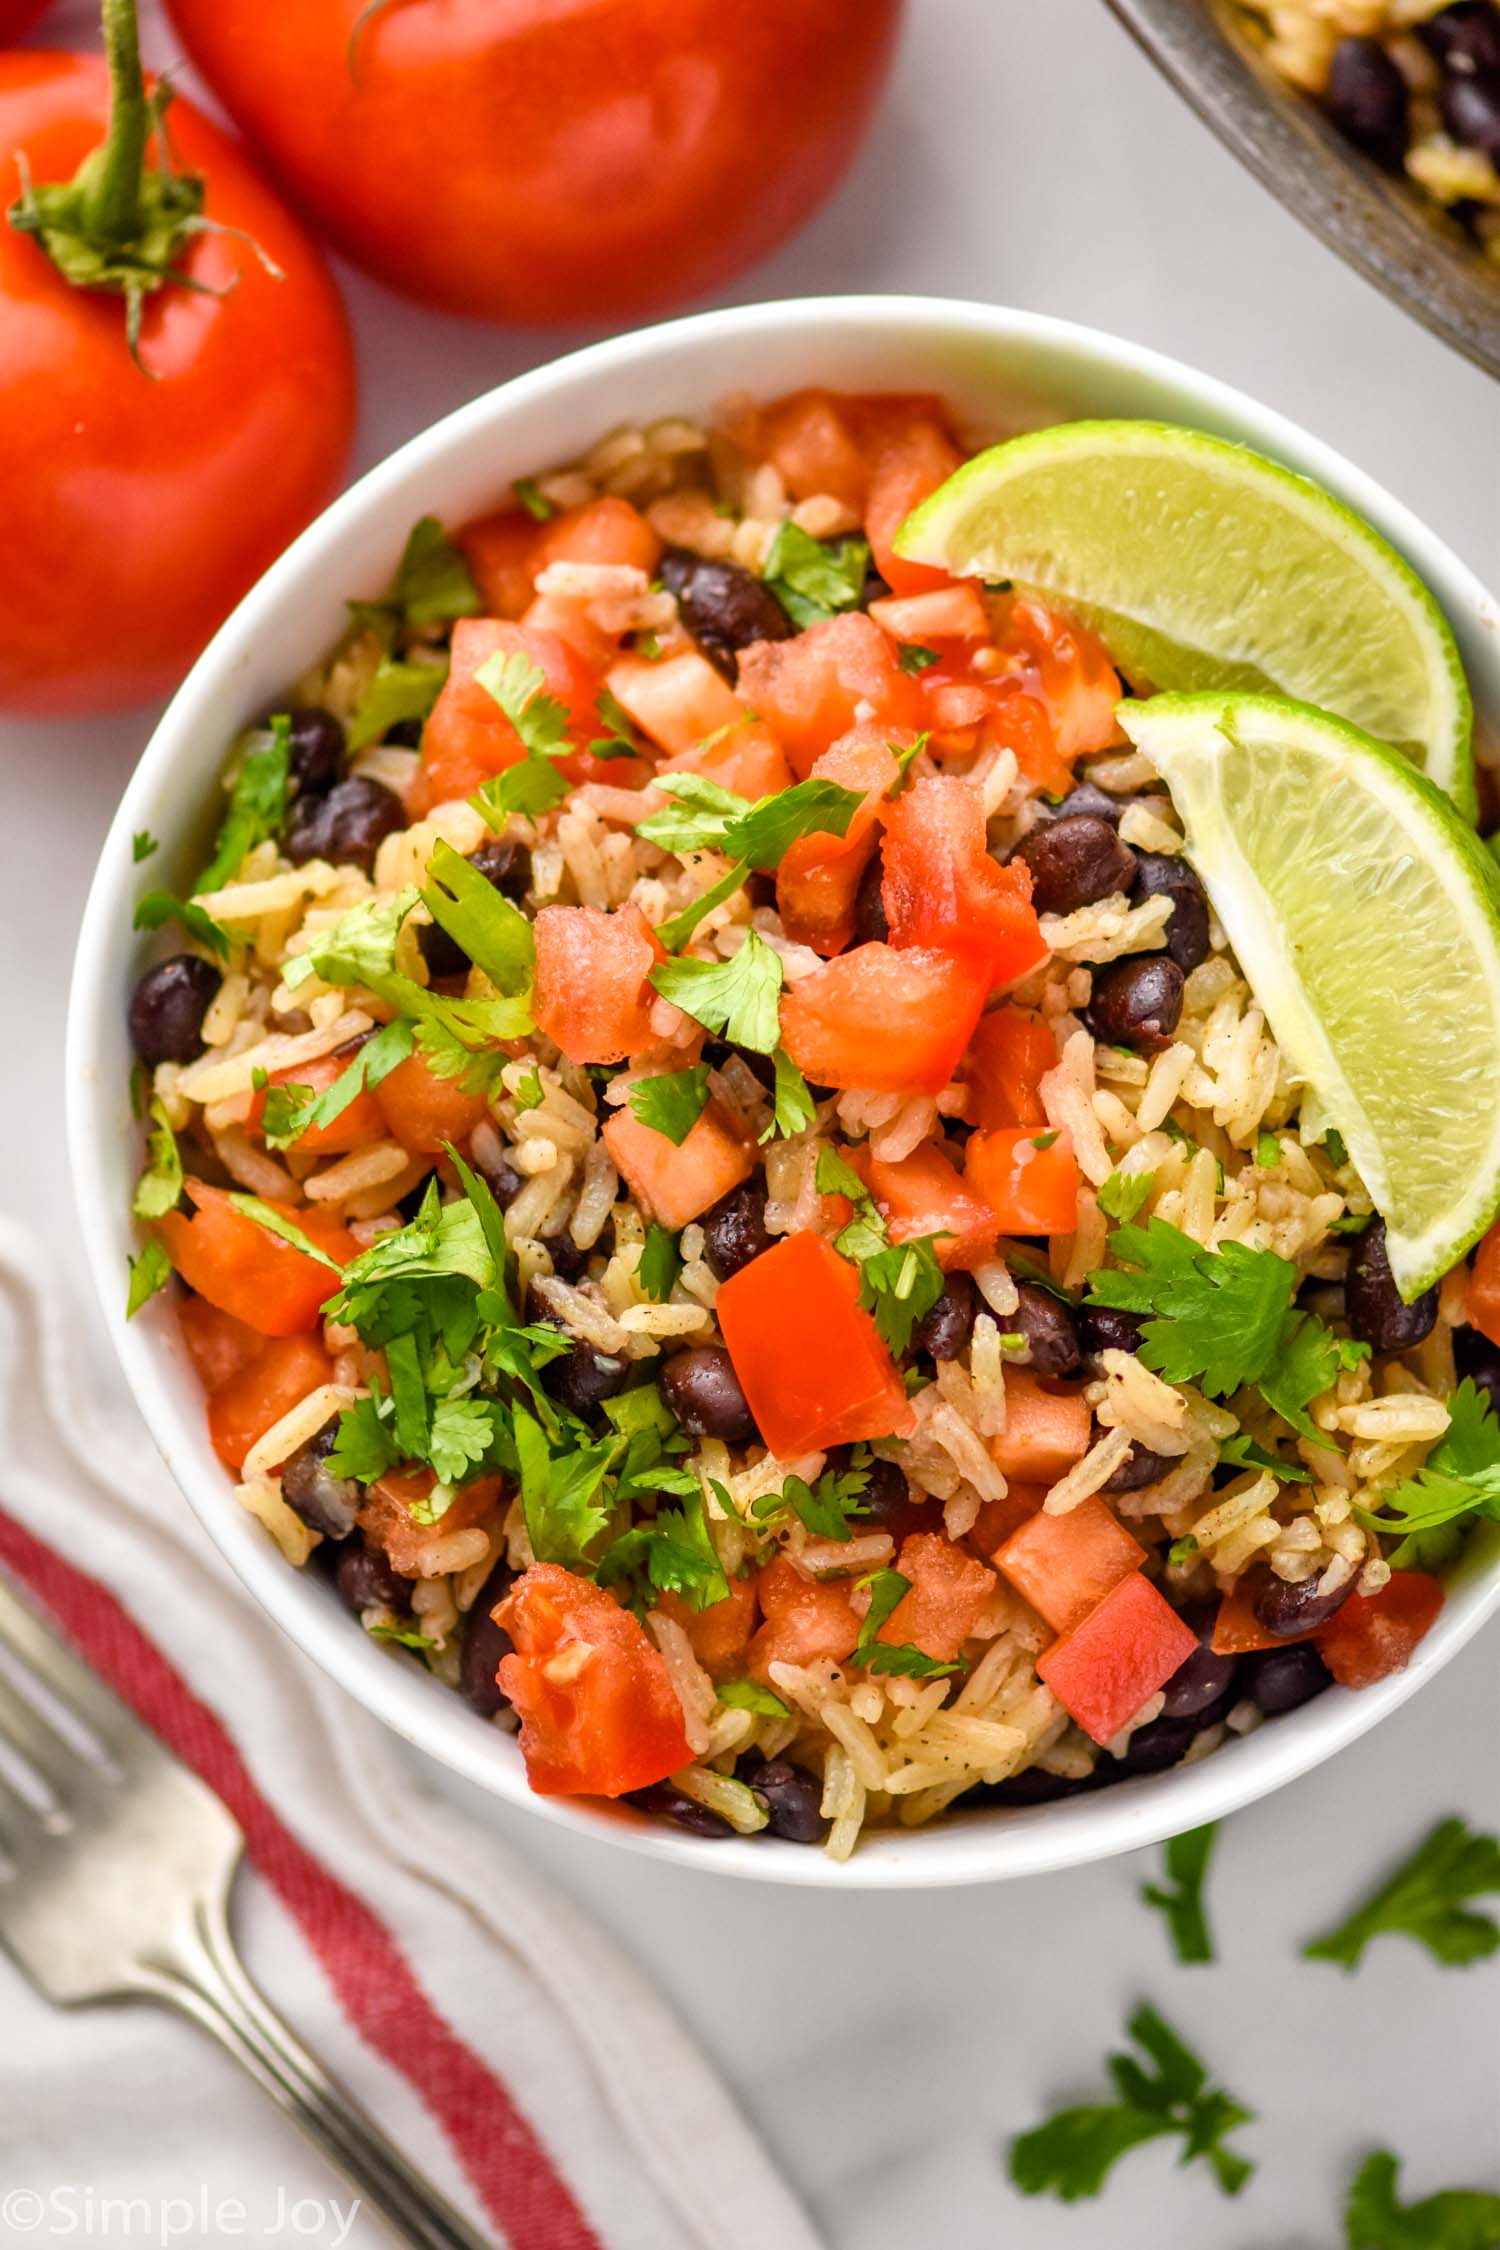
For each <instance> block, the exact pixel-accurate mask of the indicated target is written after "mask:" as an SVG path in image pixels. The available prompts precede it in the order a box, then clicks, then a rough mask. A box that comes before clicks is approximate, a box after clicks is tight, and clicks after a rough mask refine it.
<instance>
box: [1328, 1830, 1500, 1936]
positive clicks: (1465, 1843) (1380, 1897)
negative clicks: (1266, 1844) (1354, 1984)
mask: <svg viewBox="0 0 1500 2250" xmlns="http://www.w3.org/2000/svg"><path fill="white" fill-rule="evenodd" d="M1495 1892H1500V1836H1490V1835H1485V1834H1483V1833H1481V1832H1480V1831H1479V1830H1477V1829H1471V1828H1466V1827H1465V1825H1464V1823H1463V1822H1462V1821H1461V1820H1459V1819H1457V1818H1456V1817H1455V1818H1453V1819H1450V1820H1440V1821H1439V1822H1438V1824H1437V1826H1436V1828H1434V1829H1433V1830H1432V1832H1431V1833H1430V1834H1429V1835H1427V1836H1425V1837H1424V1838H1423V1839H1422V1842H1421V1843H1420V1844H1419V1845H1418V1846H1417V1848H1416V1850H1415V1851H1414V1852H1413V1853H1412V1854H1411V1857H1410V1858H1409V1859H1407V1860H1405V1861H1403V1863H1402V1865H1401V1866H1400V1867H1398V1868H1397V1869H1396V1872H1395V1874H1394V1875H1392V1876H1391V1877H1390V1878H1389V1879H1388V1880H1387V1881H1386V1882H1384V1883H1382V1884H1381V1886H1380V1888H1379V1889H1378V1890H1377V1891H1374V1892H1373V1893H1372V1894H1371V1896H1370V1897H1369V1898H1367V1899H1366V1900H1365V1903H1364V1905H1363V1906H1361V1907H1359V1908H1358V1909H1357V1911H1356V1912H1355V1913H1353V1914H1351V1915H1350V1917H1349V1919H1348V1921H1347V1922H1345V1923H1343V1924H1342V1925H1341V1927H1340V1928H1338V1929H1336V1930H1330V1931H1329V1932H1328V1933H1327V1935H1326V1936H1324V1937H1320V1938H1315V1939H1314V1940H1313V1942H1312V1943H1311V1944H1310V1945H1305V1946H1304V1947H1303V1948H1302V1951H1303V1954H1304V1956H1305V1957H1306V1958H1307V1959H1308V1960H1309V1961H1336V1962H1337V1963H1338V1964H1339V1967H1340V1968H1342V1969H1357V1968H1358V1967H1359V1964H1360V1961H1361V1959H1362V1957H1363V1954H1364V1950H1365V1947H1366V1946H1367V1945H1368V1944H1369V1943H1370V1941H1371V1939H1372V1938H1377V1937H1381V1936H1385V1935H1394V1936H1400V1937H1409V1938H1415V1939H1416V1940H1417V1943H1418V1944H1419V1945H1425V1946H1426V1948H1427V1950H1428V1952H1429V1953H1430V1954H1432V1956H1433V1958H1434V1959H1435V1960H1438V1961H1441V1962H1443V1963H1445V1964H1446V1965H1447V1966H1448V1967H1450V1968H1456V1967H1462V1966H1463V1965H1464V1964H1466V1963H1467V1962H1470V1961H1483V1960H1487V1959H1488V1957H1489V1956H1490V1954H1492V1953H1493V1952H1495V1950H1496V1949H1497V1947H1500V1926H1497V1924H1496V1923H1495V1922H1494V1920H1493V1919H1492V1918H1491V1917H1490V1916H1489V1915H1488V1914H1476V1913H1473V1912H1472V1911H1470V1909H1469V1907H1468V1904H1467V1902H1468V1901H1469V1900H1470V1899H1475V1898H1480V1897H1483V1896H1485V1895H1487V1894H1491V1893H1495Z"/></svg>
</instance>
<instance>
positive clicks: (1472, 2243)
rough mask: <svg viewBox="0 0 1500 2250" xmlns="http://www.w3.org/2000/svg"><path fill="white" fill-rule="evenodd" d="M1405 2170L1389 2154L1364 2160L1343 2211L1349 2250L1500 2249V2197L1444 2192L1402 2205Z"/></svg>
mask: <svg viewBox="0 0 1500 2250" xmlns="http://www.w3.org/2000/svg"><path fill="white" fill-rule="evenodd" d="M1400 2169H1401V2167H1400V2164H1399V2163H1398V2161H1397V2159H1396V2158H1395V2157H1394V2156H1392V2155H1391V2153H1390V2151H1389V2150H1388V2149H1377V2150H1376V2151H1375V2152H1374V2154H1373V2155H1371V2156H1367V2157H1366V2158H1365V2161H1364V2163H1363V2164H1362V2165H1361V2166H1360V2168H1359V2170H1358V2172H1357V2173H1356V2174H1355V2176H1354V2180H1353V2182H1352V2184H1351V2186H1350V2189H1349V2200H1348V2202H1347V2203H1346V2204H1345V2206H1344V2240H1345V2242H1346V2244H1347V2246H1348V2250H1492V2246H1493V2245H1494V2244H1496V2243H1500V2195H1487V2194H1485V2193H1484V2192H1483V2191H1482V2190H1481V2189H1478V2188H1444V2189H1443V2190H1442V2191H1441V2192H1440V2193H1439V2194H1437V2195H1429V2196H1427V2197H1426V2198H1425V2200H1424V2201H1422V2202H1421V2203H1398V2202H1397V2200H1396V2182H1397V2179H1398V2177H1399V2175H1400Z"/></svg>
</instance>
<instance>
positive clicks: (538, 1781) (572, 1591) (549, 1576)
mask: <svg viewBox="0 0 1500 2250" xmlns="http://www.w3.org/2000/svg"><path fill="white" fill-rule="evenodd" d="M494 1617H495V1622H496V1624H497V1625H499V1626H500V1628H501V1629H502V1631H504V1632H506V1633H508V1634H509V1635H510V1638H511V1640H512V1642H513V1643H514V1648H513V1652H512V1653H511V1654H510V1655H509V1656H504V1657H502V1658H501V1660H500V1670H499V1675H498V1677H499V1681H500V1686H501V1688H502V1690H503V1691H504V1693H505V1694H506V1695H508V1696H509V1698H510V1700H511V1702H512V1703H513V1704H514V1705H515V1708H516V1711H517V1713H518V1714H519V1717H520V1721H521V1755H522V1756H523V1757H524V1758H525V1760H526V1778H527V1780H528V1781H529V1782H530V1784H531V1786H532V1788H533V1789H534V1790H535V1791H536V1792H537V1794H538V1796H541V1797H578V1796H589V1797H623V1796H624V1795H625V1794H626V1793H627V1792H628V1791H629V1790H632V1789H646V1788H649V1787H650V1785H651V1783H652V1782H653V1781H665V1779H666V1777H667V1775H668V1774H669V1773H676V1772H677V1770H678V1769H679V1767H682V1766H685V1765H687V1764H688V1762H689V1760H690V1758H691V1755H692V1754H691V1752H690V1750H689V1748H688V1741H687V1735H686V1733H685V1731H684V1728H683V1721H682V1706H681V1704H680V1703H679V1702H678V1700H677V1696H676V1694H675V1692H674V1690H673V1687H672V1681H671V1677H670V1675H669V1673H668V1671H667V1667H666V1665H665V1664H664V1663H663V1661H662V1659H661V1657H660V1655H659V1654H658V1653H657V1651H656V1649H654V1648H653V1647H652V1645H651V1642H650V1641H649V1640H648V1639H647V1637H646V1629H645V1627H644V1626H643V1625H642V1624H641V1623H640V1622H639V1620H638V1619H637V1618H634V1617H632V1616H631V1614H630V1611H629V1610H628V1609H621V1608H620V1606H619V1604H618V1603H617V1602H614V1601H612V1600H611V1599H610V1597H609V1595H608V1594H607V1593H606V1592H605V1591H604V1589H603V1588H602V1587H601V1586H595V1585H593V1584H592V1583H591V1582H590V1581H589V1580H588V1579H587V1578H579V1577H577V1576H575V1574H574V1573H573V1572H572V1571H569V1570H564V1569H562V1568H561V1567H560V1565H559V1564H557V1563H533V1564H532V1565H531V1568H530V1569H529V1570H527V1571H525V1572H524V1573H523V1574H522V1576H521V1577H519V1578H518V1579H517V1580H516V1582H515V1584H514V1586H512V1588H511V1590H510V1592H509V1593H508V1594H507V1595H506V1597H505V1599H504V1601H503V1602H500V1603H499V1604H498V1605H497V1607H496V1609H495V1612H494Z"/></svg>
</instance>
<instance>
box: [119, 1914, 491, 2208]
mask: <svg viewBox="0 0 1500 2250" xmlns="http://www.w3.org/2000/svg"><path fill="white" fill-rule="evenodd" d="M138 1989H140V1990H141V1991H142V1992H143V1993H149V1994H150V1995H151V1996H152V1997H154V1998H156V1999H158V2000H162V2001H164V2002H166V2003H167V2005H168V2006H170V2007H174V2008H177V2009H179V2010H180V2011H181V2012H182V2013H183V2014H184V2015H187V2016H190V2017H191V2018H192V2020H193V2021H194V2022H195V2023H198V2024H201V2025H202V2026H203V2028H204V2030H205V2031H210V2032H212V2033H213V2035H214V2037H215V2038H216V2039H217V2040H218V2041H219V2043H220V2045H221V2046H223V2047H224V2048H226V2049H227V2050H228V2052H229V2053H230V2054H231V2055H233V2056H234V2058H235V2060H236V2061H237V2062H238V2063H240V2064H242V2065H243V2067H244V2068H245V2069H246V2070H247V2071H248V2072H249V2074H250V2076H251V2077H252V2078H253V2079H254V2080H255V2082H256V2084H257V2085H258V2086H259V2087H261V2089H262V2090H263V2091H264V2092H265V2093H267V2094H269V2095H270V2097H271V2099H272V2100H273V2101H274V2102H275V2103H276V2105H277V2107H278V2108H280V2109H281V2110H283V2111H284V2112H285V2113H286V2115H287V2116H288V2117H290V2118H291V2120H292V2122H293V2123H294V2124H295V2125H297V2126H298V2127H299V2128H300V2129H301V2131H302V2132H303V2133H304V2134H305V2135H306V2137H307V2139H308V2140H309V2141H310V2142H311V2143H312V2145H313V2147H314V2148H316V2149H317V2150H318V2151H319V2153H320V2154H321V2155H322V2156H324V2157H326V2158H327V2160H328V2162H329V2163H330V2164H332V2165H333V2166H334V2167H335V2168H336V2169H337V2170H338V2171H340V2172H342V2174H343V2175H344V2177H345V2179H346V2180H347V2181H348V2182H349V2184H350V2186H351V2187H353V2188H354V2189H356V2190H357V2192H358V2194H359V2197H360V2200H361V2202H362V2203H364V2204H365V2205H367V2206H368V2208H369V2209H370V2210H371V2211H372V2212H374V2213H375V2214H376V2215H377V2216H378V2217H379V2218H381V2219H383V2220H384V2221H385V2224H386V2225H387V2226H388V2227H389V2228H390V2230H391V2232H392V2233H393V2234H394V2235H395V2236H396V2238H397V2240H398V2241H401V2242H406V2243H410V2244H411V2245H413V2250H493V2246H492V2245H491V2243H490V2242H488V2241H487V2240H486V2238H485V2237H484V2236H483V2235H481V2234H477V2233H476V2232H475V2230H474V2229H473V2228H472V2227H471V2226H469V2225H468V2223H467V2222H466V2221H465V2220H464V2219H462V2218H460V2217H459V2215H458V2213H457V2212H456V2211H455V2210H454V2209H453V2207H452V2205H451V2204H450V2203H449V2202H447V2200H446V2199H445V2198H444V2197H443V2196H441V2195H439V2193H438V2191H437V2189H436V2188H435V2187H433V2186H432V2185H431V2183H430V2182H429V2181H427V2180H424V2179H423V2178H422V2176H421V2174H420V2173H419V2172H417V2171H415V2170H414V2169H413V2167H412V2166H411V2165H410V2164H408V2162H407V2161H406V2158H405V2157H404V2156H403V2155H402V2154H401V2152H400V2150H399V2149H398V2148H397V2147H396V2146H395V2143H394V2142H393V2141H391V2140H389V2139H388V2138H387V2136H386V2135H385V2134H384V2133H383V2132H382V2131H381V2129H380V2127H379V2126H378V2125H377V2124H376V2123H375V2122H374V2120H373V2119H372V2118H371V2117H369V2116H368V2115H367V2114H366V2113H365V2111H364V2110H362V2109H361V2108H360V2107H359V2105H358V2103H357V2102H354V2101H352V2100H351V2099H350V2097H349V2096H348V2095H347V2094H346V2093H344V2092H343V2091H342V2089H341V2088H340V2087H339V2086H337V2085H336V2084H335V2083H334V2081H333V2080H332V2079H331V2078H330V2077H329V2075H328V2073H327V2072H326V2071H325V2070H324V2068H323V2066H322V2064H321V2063H320V2062H318V2061H317V2060H316V2058H315V2057H314V2056H312V2055H310V2054H309V2053H308V2051H307V2049H306V2048H305V2047H304V2046H303V2045H302V2043H301V2041H300V2040H299V2039H297V2038H296V2037H295V2035H294V2034H293V2033H292V2032H291V2031H290V2030H289V2029H288V2028H287V2026H286V2024H285V2023H283V2022H282V2020H281V2018H280V2017H279V2016H278V2015H277V2014H276V2012H275V2010H274V2009H273V2008H272V2007H271V2006H270V2004H269V2003H268V2002H267V2001H266V1999H265V1998H264V1997H263V1996H262V1994H261V1993H260V1992H259V1991H258V1990H257V1989H256V1987H255V1986H254V1985H253V1984H252V1983H251V1981H250V1979H249V1977H248V1976H247V1975H246V1973H245V1969H244V1966H243V1964H242V1963H241V1961H240V1959H239V1956H238V1954H237V1953H236V1952H235V1949H234V1942H233V1940H232V1938H231V1937H230V1935H229V1927H228V1923H227V1921H226V1919H225V1915H224V1911H223V1908H222V1905H221V1904H219V1903H218V1902H213V1903H209V1902H200V1903H199V1905H198V1906H197V1908H196V1909H195V1914H194V1920H193V1923H192V1925H191V1927H190V1928H189V1929H187V1930H184V1931H183V1932H181V1933H180V1934H179V1936H178V1938H177V1940H176V1941H175V1942H174V1944H173V1946H172V1948H171V1950H170V1952H169V1953H168V1954H166V1955H164V1956H163V1957H162V1958H161V1960H160V1961H159V1962H157V1963H156V1964H154V1965H153V1966H152V1968H151V1969H150V1971H149V1972H148V1973H147V1974H145V1975H144V1976H143V1978H142V1981H141V1984H140V1986H139V1987H138Z"/></svg>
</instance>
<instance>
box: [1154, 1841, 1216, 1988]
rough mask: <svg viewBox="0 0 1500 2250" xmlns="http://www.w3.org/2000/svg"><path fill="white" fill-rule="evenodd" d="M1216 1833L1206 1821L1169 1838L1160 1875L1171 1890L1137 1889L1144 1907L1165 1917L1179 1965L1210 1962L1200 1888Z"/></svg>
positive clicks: (1211, 1951)
mask: <svg viewBox="0 0 1500 2250" xmlns="http://www.w3.org/2000/svg"><path fill="white" fill-rule="evenodd" d="M1218 1832H1219V1831H1218V1823H1217V1822H1216V1821H1210V1822H1209V1823H1208V1824H1207V1826H1206V1827H1203V1828H1190V1829H1189V1830H1188V1831H1187V1833H1186V1834H1185V1835H1182V1836H1173V1837H1171V1838H1170V1839H1169V1840H1168V1842H1167V1845H1166V1847H1165V1850H1164V1851H1163V1853H1162V1873H1163V1875H1164V1876H1165V1877H1166V1881H1167V1882H1168V1883H1170V1884H1171V1885H1172V1886H1173V1888H1171V1889H1170V1890H1169V1889H1167V1888H1165V1887H1164V1886H1163V1885H1159V1884H1156V1883H1143V1884H1142V1886H1141V1897H1142V1898H1143V1899H1144V1900H1145V1902H1146V1904H1147V1905H1148V1906H1155V1907H1158V1908H1159V1909H1160V1911H1161V1912H1162V1913H1163V1914H1164V1915H1165V1916H1166V1918H1167V1927H1168V1929H1169V1930H1170V1931H1171V1933H1172V1944H1173V1946H1174V1948H1175V1950H1176V1954H1177V1958H1178V1960H1179V1961H1190V1962H1191V1961H1211V1960H1212V1959H1213V1957H1214V1949H1213V1940H1212V1939H1211V1937H1210V1936H1209V1930H1208V1917H1207V1915H1206V1913H1205V1911H1204V1905H1203V1885H1204V1880H1205V1878H1206V1876H1207V1874H1208V1862H1209V1858H1210V1856H1211V1854H1212V1852H1213V1848H1214V1839H1215V1838H1216V1836H1217V1835H1218Z"/></svg>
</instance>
